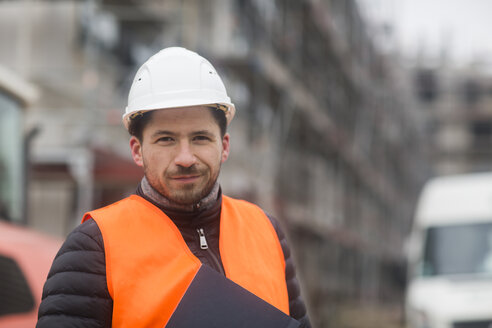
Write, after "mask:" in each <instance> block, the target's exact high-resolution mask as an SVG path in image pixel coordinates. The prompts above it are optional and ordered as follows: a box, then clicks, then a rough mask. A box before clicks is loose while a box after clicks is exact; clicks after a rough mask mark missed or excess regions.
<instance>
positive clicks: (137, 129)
mask: <svg viewBox="0 0 492 328" xmlns="http://www.w3.org/2000/svg"><path fill="white" fill-rule="evenodd" d="M207 108H208V109H209V110H210V111H211V113H212V116H213V118H214V119H215V122H217V125H218V126H219V129H220V136H221V137H222V138H224V136H225V134H226V132H227V119H226V116H225V113H224V111H223V110H221V109H218V108H215V107H207ZM153 112H154V111H153V110H150V111H147V112H139V113H138V114H134V115H133V116H132V117H131V118H130V122H129V123H128V132H129V133H130V135H131V136H134V137H136V138H137V139H138V140H139V141H142V139H143V130H144V128H145V126H146V125H147V123H149V122H150V121H151V120H152V114H153Z"/></svg>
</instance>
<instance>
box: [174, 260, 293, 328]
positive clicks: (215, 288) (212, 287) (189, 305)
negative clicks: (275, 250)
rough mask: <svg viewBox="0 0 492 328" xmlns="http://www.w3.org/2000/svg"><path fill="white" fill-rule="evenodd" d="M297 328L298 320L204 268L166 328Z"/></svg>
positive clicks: (207, 267) (206, 267)
mask: <svg viewBox="0 0 492 328" xmlns="http://www.w3.org/2000/svg"><path fill="white" fill-rule="evenodd" d="M197 327H200V328H246V327H247V328H251V327H255V328H263V327H264V328H298V327H300V324H299V322H298V321H297V320H295V319H293V318H291V317H289V316H288V315H286V314H285V313H283V312H282V311H280V310H279V309H277V308H276V307H274V306H272V305H271V304H269V303H267V302H265V301H264V300H262V299H261V298H259V297H257V296H256V295H254V294H253V293H251V292H249V291H248V290H246V289H244V288H243V287H241V286H239V285H237V284H236V283H234V282H233V281H231V280H229V279H227V278H226V277H224V276H223V275H221V274H219V273H218V272H216V271H215V270H213V269H212V268H210V267H209V266H207V265H202V266H201V267H200V269H199V271H198V273H197V274H196V276H195V278H194V279H193V281H192V282H191V284H190V286H189V287H188V289H187V291H186V293H185V295H184V296H183V298H182V299H181V302H180V303H179V305H178V307H177V308H176V310H175V311H174V313H173V315H172V316H171V319H169V322H168V323H167V325H166V328H197Z"/></svg>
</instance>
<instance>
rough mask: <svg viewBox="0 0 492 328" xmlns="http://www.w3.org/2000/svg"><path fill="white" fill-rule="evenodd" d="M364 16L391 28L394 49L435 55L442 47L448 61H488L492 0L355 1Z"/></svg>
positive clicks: (491, 50)
mask: <svg viewBox="0 0 492 328" xmlns="http://www.w3.org/2000/svg"><path fill="white" fill-rule="evenodd" d="M359 1H360V3H361V7H362V9H363V10H365V12H366V14H367V15H368V16H369V17H372V18H373V19H376V20H378V21H380V22H387V23H389V24H390V25H392V26H393V29H394V30H393V33H394V37H395V43H396V45H397V46H398V47H399V48H400V49H401V50H402V51H403V52H404V53H406V54H410V55H412V54H415V53H417V51H418V49H421V50H423V51H424V52H425V53H427V54H428V55H436V54H438V53H439V52H440V50H441V49H442V48H443V46H445V47H446V48H447V49H448V52H449V55H450V58H451V60H453V61H456V62H459V63H463V62H468V61H471V60H474V59H476V58H480V59H481V60H482V61H483V60H487V61H489V62H490V61H491V58H492V0H359Z"/></svg>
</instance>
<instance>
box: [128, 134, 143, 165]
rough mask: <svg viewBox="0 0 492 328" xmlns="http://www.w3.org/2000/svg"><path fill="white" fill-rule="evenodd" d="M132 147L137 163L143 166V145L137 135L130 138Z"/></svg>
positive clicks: (134, 159)
mask: <svg viewBox="0 0 492 328" xmlns="http://www.w3.org/2000/svg"><path fill="white" fill-rule="evenodd" d="M130 149H131V150H132V157H133V161H134V162H135V164H137V165H138V166H143V156H142V145H141V144H140V141H139V140H138V139H137V138H136V137H135V136H132V137H131V138H130Z"/></svg>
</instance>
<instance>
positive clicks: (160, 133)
mask: <svg viewBox="0 0 492 328" xmlns="http://www.w3.org/2000/svg"><path fill="white" fill-rule="evenodd" d="M161 135H166V136H169V135H171V136H174V135H176V133H174V132H172V131H168V130H157V131H155V132H154V133H152V137H158V136H161Z"/></svg>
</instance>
